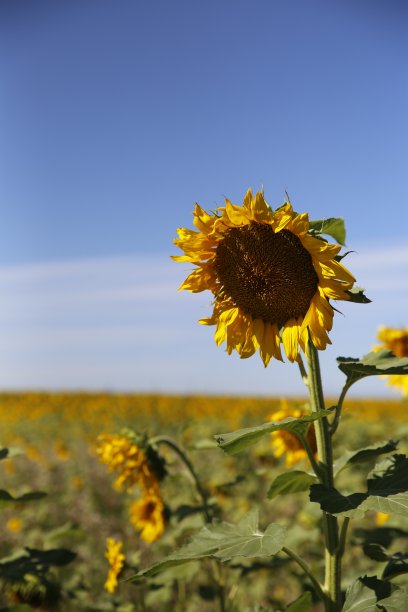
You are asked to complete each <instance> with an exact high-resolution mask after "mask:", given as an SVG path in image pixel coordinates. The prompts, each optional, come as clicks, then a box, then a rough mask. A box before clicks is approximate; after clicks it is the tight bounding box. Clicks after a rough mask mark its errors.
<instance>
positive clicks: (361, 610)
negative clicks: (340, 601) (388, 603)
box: [342, 578, 377, 612]
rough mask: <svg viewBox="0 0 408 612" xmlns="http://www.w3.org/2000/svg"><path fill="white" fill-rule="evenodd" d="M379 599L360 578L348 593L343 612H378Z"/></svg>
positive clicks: (350, 587)
mask: <svg viewBox="0 0 408 612" xmlns="http://www.w3.org/2000/svg"><path fill="white" fill-rule="evenodd" d="M376 604H377V597H376V595H375V592H374V591H372V590H371V589H369V588H368V587H367V586H365V584H364V583H363V582H362V580H361V579H360V578H358V579H357V580H355V581H354V582H353V583H352V584H351V585H350V586H349V588H348V589H347V591H346V600H345V602H344V606H343V610H342V612H372V611H373V610H376V609H377V608H376Z"/></svg>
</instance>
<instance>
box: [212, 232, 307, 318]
mask: <svg viewBox="0 0 408 612" xmlns="http://www.w3.org/2000/svg"><path fill="white" fill-rule="evenodd" d="M214 265H215V270H216V272H217V275H218V278H219V280H220V282H221V285H222V286H223V289H224V291H225V293H226V294H227V295H228V296H229V297H231V298H232V300H233V301H234V302H235V304H236V305H237V306H238V307H239V308H241V309H242V310H243V311H244V312H246V313H247V314H250V315H252V317H253V318H254V319H262V320H263V321H266V322H269V323H278V325H283V324H284V323H286V322H287V321H289V319H292V318H297V317H303V316H305V314H306V312H307V310H308V308H309V306H310V302H311V299H312V298H313V296H314V294H315V293H316V290H317V285H318V282H319V279H318V276H317V274H316V272H315V269H314V267H313V263H312V257H311V255H310V253H309V252H308V251H307V250H306V249H305V248H304V246H303V245H302V243H301V241H300V239H299V238H298V237H297V236H296V235H295V234H293V233H292V232H289V231H288V230H282V231H281V232H278V233H276V234H275V232H274V231H273V229H272V227H271V226H270V225H266V224H264V223H250V224H249V225H245V226H243V227H233V228H230V229H228V230H227V231H226V232H225V234H224V237H223V239H222V240H221V241H220V243H219V244H218V246H217V251H216V256H215V264H214Z"/></svg>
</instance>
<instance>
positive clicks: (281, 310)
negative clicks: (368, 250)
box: [0, 190, 408, 612]
mask: <svg viewBox="0 0 408 612" xmlns="http://www.w3.org/2000/svg"><path fill="white" fill-rule="evenodd" d="M193 217H194V221H193V222H194V225H195V227H196V229H195V230H189V229H186V228H179V229H178V230H177V238H176V239H175V241H174V242H175V245H176V246H177V247H179V248H180V249H181V250H182V251H183V254H182V255H175V256H173V259H174V260H175V261H176V262H184V263H189V264H191V265H192V266H195V267H194V268H193V271H192V272H191V273H190V274H189V275H188V277H187V278H186V279H185V281H184V282H183V283H182V285H181V286H180V287H179V289H180V290H187V291H190V292H194V293H196V292H201V291H209V292H210V293H211V295H212V313H211V314H210V316H209V317H205V318H202V319H200V321H199V322H200V323H201V324H203V325H208V326H214V327H215V333H214V339H215V343H216V344H217V346H220V345H224V346H225V347H226V351H227V353H228V354H231V353H232V352H233V351H235V352H236V353H238V355H239V356H240V358H241V359H247V358H250V357H252V356H253V355H258V354H259V357H260V362H259V363H260V365H261V363H262V366H264V367H273V364H274V362H275V360H279V361H284V359H287V360H288V361H290V362H292V363H296V364H297V366H298V373H299V375H300V376H301V378H302V381H303V383H304V384H305V387H306V389H307V394H305V397H300V398H264V399H260V398H254V397H240V398H236V397H233V398H227V397H223V398H222V397H211V396H201V397H194V396H191V397H176V396H150V395H145V396H139V395H134V396H130V395H114V394H110V395H109V394H94V395H92V394H84V393H82V394H72V395H66V394H65V395H64V394H45V393H31V394H25V395H24V394H3V395H2V396H1V404H2V415H3V439H2V445H1V448H0V460H1V465H2V470H3V471H2V478H3V483H4V484H3V486H2V489H1V491H0V500H1V502H2V510H3V519H4V520H3V524H4V526H5V536H4V538H3V540H2V543H1V555H2V556H1V559H0V587H1V590H0V592H1V597H2V603H1V605H2V606H3V607H2V609H4V610H29V609H33V608H34V609H37V610H73V611H75V610H95V611H96V610H101V611H102V610H120V611H122V612H131V611H147V610H152V611H158V612H160V611H162V610H171V611H179V612H184V611H185V612H207V611H208V612H211V611H213V610H219V611H220V612H262V611H271V612H278V611H280V610H287V611H288V612H310V611H312V612H314V611H316V612H320V611H321V612H323V611H324V612H340V611H342V612H350V611H353V612H362V611H363V610H364V611H371V610H372V611H375V612H377V611H378V610H382V611H383V612H394V611H401V612H403V611H404V610H407V609H408V590H407V586H406V577H407V575H408V553H407V552H406V551H407V538H408V456H407V451H408V424H407V419H406V409H407V404H406V402H405V401H404V400H403V399H400V400H395V401H389V400H387V401H385V400H384V401H383V402H381V401H378V400H376V399H369V398H367V399H366V400H358V401H357V400H355V399H354V400H353V399H350V396H349V395H348V392H349V390H350V388H351V387H354V385H356V384H357V383H358V382H359V381H360V380H362V379H364V378H366V377H369V376H381V377H386V379H387V382H388V384H390V385H392V386H393V387H394V388H395V389H396V390H398V391H399V392H402V396H405V397H406V396H407V394H408V388H407V383H406V381H407V374H408V329H403V328H402V329H395V328H387V327H381V328H380V330H379V332H378V340H379V342H380V344H379V345H378V346H377V347H375V348H374V349H373V350H372V351H371V352H369V353H367V354H366V355H364V356H363V357H361V358H353V357H339V358H338V359H337V365H338V368H339V370H340V371H341V373H342V375H343V376H344V383H343V387H342V390H341V393H340V395H339V397H338V398H328V397H326V398H325V397H324V394H323V384H322V380H323V376H322V373H321V370H320V362H319V352H320V351H322V350H325V348H326V346H327V345H328V344H330V343H331V340H330V336H329V333H330V331H331V329H332V325H333V319H334V315H335V312H336V308H335V307H334V306H333V302H336V301H350V302H353V303H355V304H358V305H359V306H358V307H361V305H364V304H367V303H369V301H370V300H369V298H367V297H366V295H365V293H364V290H362V289H361V288H359V287H356V286H355V282H356V280H355V278H354V276H353V275H352V273H351V272H350V271H349V270H348V269H347V268H346V267H345V266H344V265H343V259H344V258H345V257H346V256H347V253H343V254H342V253H341V248H342V246H344V244H345V228H344V222H343V220H342V219H336V218H329V219H325V220H316V221H313V220H309V216H308V214H307V213H301V214H300V213H297V212H295V211H294V209H293V207H292V204H291V203H290V202H289V201H286V202H285V203H284V204H283V205H282V206H279V207H278V208H277V209H276V210H273V209H272V208H271V207H270V206H269V204H268V203H267V202H266V201H265V199H264V195H263V193H262V192H258V193H257V194H255V195H253V194H252V192H251V191H250V190H248V192H247V193H246V195H245V197H244V201H243V204H242V206H238V205H235V204H232V203H231V202H230V201H229V200H228V199H227V200H226V203H225V206H224V207H221V208H218V209H217V210H216V211H215V212H214V213H211V214H210V213H207V212H206V211H204V210H203V209H202V208H201V207H200V206H199V205H198V204H196V205H195V208H194V213H193ZM328 238H330V239H333V240H334V241H335V242H336V244H331V243H330V242H329V241H328Z"/></svg>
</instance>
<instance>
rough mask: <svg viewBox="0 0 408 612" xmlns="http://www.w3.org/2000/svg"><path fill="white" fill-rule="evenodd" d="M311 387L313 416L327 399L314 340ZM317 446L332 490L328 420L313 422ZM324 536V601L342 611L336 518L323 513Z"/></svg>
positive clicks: (333, 609) (322, 473) (310, 345)
mask: <svg viewBox="0 0 408 612" xmlns="http://www.w3.org/2000/svg"><path fill="white" fill-rule="evenodd" d="M307 348H308V350H307V356H308V372H309V374H308V383H309V384H308V386H309V398H310V407H311V411H312V412H318V411H320V410H324V408H325V405H324V396H323V386H322V378H321V373H320V364H319V356H318V352H317V350H316V348H315V346H314V344H313V342H312V340H311V337H310V332H309V341H308V347H307ZM314 428H315V433H316V444H317V458H318V462H317V463H318V466H319V468H320V469H319V473H320V474H318V475H319V478H320V481H321V482H322V484H324V485H326V486H328V487H332V486H333V448H332V441H331V436H330V430H329V422H328V419H327V417H320V418H319V419H317V420H316V421H314ZM323 533H324V541H325V584H324V591H325V593H326V598H325V600H324V605H325V610H326V612H339V611H340V610H341V558H342V555H341V549H340V547H339V530H338V522H337V518H336V517H335V516H333V515H332V514H328V513H327V512H323Z"/></svg>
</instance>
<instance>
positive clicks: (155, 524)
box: [130, 490, 166, 543]
mask: <svg viewBox="0 0 408 612" xmlns="http://www.w3.org/2000/svg"><path fill="white" fill-rule="evenodd" d="M130 522H131V523H132V524H133V525H134V526H135V527H136V529H138V530H140V536H141V538H142V539H143V540H144V541H145V542H149V543H151V542H155V541H156V540H158V539H159V538H160V536H161V535H162V534H163V532H164V528H165V523H166V512H165V507H164V504H163V500H162V499H161V497H160V494H159V493H158V491H155V490H151V491H150V492H148V493H146V494H145V496H144V497H142V499H139V500H138V501H135V502H133V503H132V505H131V507H130Z"/></svg>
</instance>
